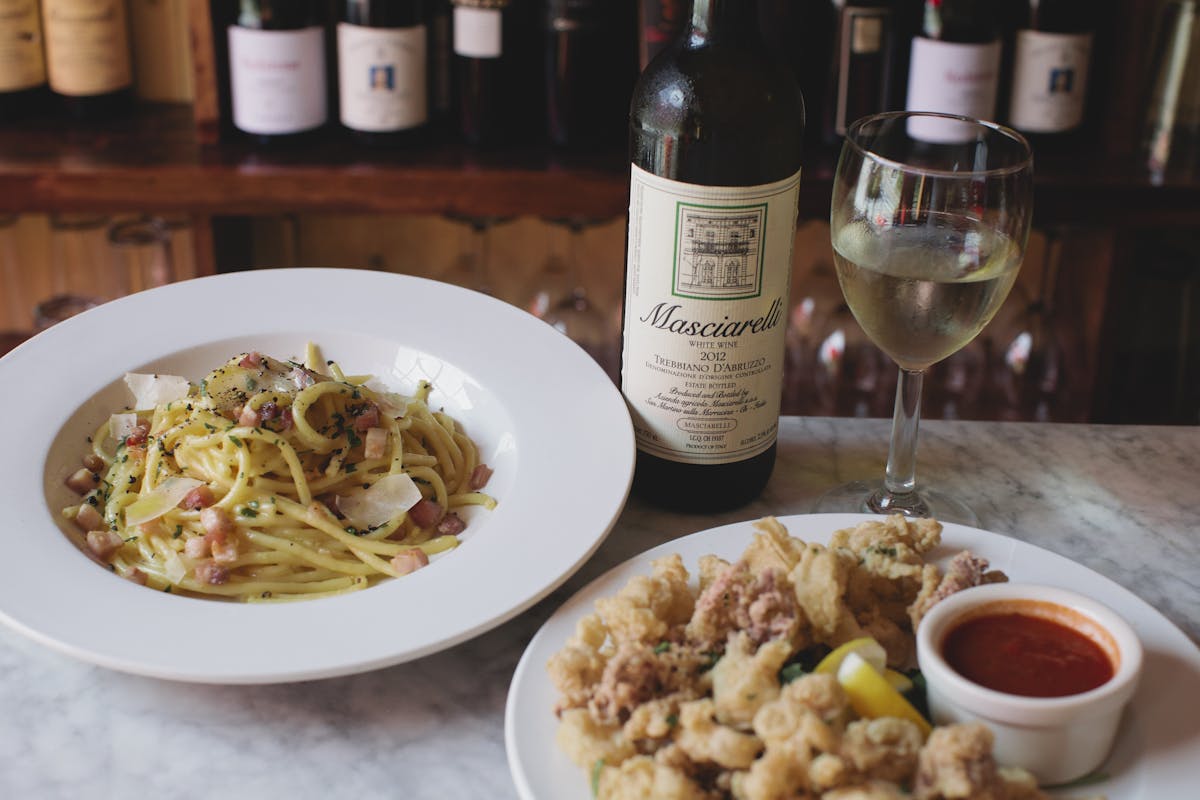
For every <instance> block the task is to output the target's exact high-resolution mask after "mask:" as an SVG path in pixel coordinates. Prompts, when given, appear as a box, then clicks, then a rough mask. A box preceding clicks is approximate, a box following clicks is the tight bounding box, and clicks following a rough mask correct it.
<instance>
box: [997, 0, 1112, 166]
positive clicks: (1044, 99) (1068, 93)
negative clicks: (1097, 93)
mask: <svg viewBox="0 0 1200 800" xmlns="http://www.w3.org/2000/svg"><path fill="white" fill-rule="evenodd" d="M1021 12H1022V14H1021V16H1022V19H1021V21H1020V23H1019V25H1018V28H1017V32H1016V36H1015V42H1014V48H1013V71H1012V89H1011V94H1010V95H1009V101H1008V122H1009V124H1010V125H1012V127H1014V128H1016V129H1017V130H1019V131H1022V132H1024V133H1026V134H1032V135H1033V136H1034V137H1036V139H1037V141H1036V143H1035V144H1037V145H1040V144H1043V143H1049V142H1051V141H1053V140H1054V139H1060V140H1061V139H1064V138H1069V137H1067V134H1069V133H1071V132H1072V131H1075V130H1078V129H1079V127H1080V125H1081V124H1082V123H1083V118H1084V105H1085V102H1084V101H1085V98H1086V96H1087V83H1088V67H1089V65H1090V62H1091V53H1092V37H1093V28H1094V19H1093V15H1092V13H1091V3H1089V2H1087V0H1025V2H1023V3H1022V4H1021Z"/></svg>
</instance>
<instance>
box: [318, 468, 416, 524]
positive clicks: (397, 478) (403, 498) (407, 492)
mask: <svg viewBox="0 0 1200 800" xmlns="http://www.w3.org/2000/svg"><path fill="white" fill-rule="evenodd" d="M420 501H421V490H420V489H418V488H417V485H416V484H415V483H413V479H412V478H410V477H408V476H407V475H405V474H404V473H397V474H394V475H387V476H385V477H383V478H380V479H379V480H377V481H376V482H375V483H373V484H371V486H370V487H369V488H367V489H361V490H358V491H354V492H347V493H346V494H342V495H338V497H337V507H338V510H339V511H341V512H342V514H343V515H344V516H345V517H346V520H347V521H348V522H349V523H350V524H351V525H353V526H354V527H356V528H362V529H366V528H374V527H376V526H378V525H382V524H383V523H385V522H387V521H388V520H390V519H394V518H395V517H398V516H399V515H400V514H402V513H403V512H405V511H408V510H409V509H410V508H412V507H413V506H415V505H416V504H417V503H419V502H420Z"/></svg>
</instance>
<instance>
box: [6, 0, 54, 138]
mask: <svg viewBox="0 0 1200 800" xmlns="http://www.w3.org/2000/svg"><path fill="white" fill-rule="evenodd" d="M45 95H46V64H45V55H44V48H43V42H42V21H41V19H40V18H39V16H38V6H37V3H36V2H34V0H0V122H6V121H8V120H11V119H16V118H18V117H23V116H26V115H27V114H30V113H32V112H33V111H35V110H37V109H38V107H40V106H41V105H42V103H43V102H44V100H45Z"/></svg>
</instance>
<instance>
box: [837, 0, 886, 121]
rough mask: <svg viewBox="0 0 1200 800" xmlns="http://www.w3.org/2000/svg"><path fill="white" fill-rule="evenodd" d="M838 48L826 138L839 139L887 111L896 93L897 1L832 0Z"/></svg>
mask: <svg viewBox="0 0 1200 800" xmlns="http://www.w3.org/2000/svg"><path fill="white" fill-rule="evenodd" d="M827 4H828V6H829V10H830V17H831V22H832V24H831V25H830V27H829V30H830V32H831V34H832V39H831V45H832V52H831V57H830V58H829V61H828V66H827V72H826V74H827V76H828V77H827V79H826V93H825V98H824V101H823V103H822V106H823V109H824V111H823V114H822V126H821V133H822V139H823V140H824V142H825V143H826V144H833V143H835V142H838V141H839V140H840V139H841V137H842V136H845V135H846V128H847V127H848V126H849V125H850V123H851V122H853V121H854V120H856V119H858V118H859V117H865V116H867V115H869V114H877V113H879V112H880V111H886V110H888V107H889V102H888V98H889V95H890V93H891V80H890V77H891V75H892V66H893V65H892V59H891V55H892V44H893V41H894V32H895V12H894V8H893V6H894V0H851V1H850V2H846V0H828V3H827Z"/></svg>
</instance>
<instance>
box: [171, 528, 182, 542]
mask: <svg viewBox="0 0 1200 800" xmlns="http://www.w3.org/2000/svg"><path fill="white" fill-rule="evenodd" d="M180 536H183V526H182V525H176V526H175V530H174V531H173V532H172V533H171V538H172V539H178V538H179V537H180Z"/></svg>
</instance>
